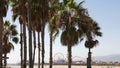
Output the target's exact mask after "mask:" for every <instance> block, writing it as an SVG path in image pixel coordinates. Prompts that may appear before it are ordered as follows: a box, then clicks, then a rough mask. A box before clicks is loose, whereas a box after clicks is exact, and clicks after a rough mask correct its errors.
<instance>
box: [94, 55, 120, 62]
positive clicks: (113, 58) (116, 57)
mask: <svg viewBox="0 0 120 68" xmlns="http://www.w3.org/2000/svg"><path fill="white" fill-rule="evenodd" d="M94 59H95V60H97V61H105V62H110V61H112V62H116V61H117V62H120V54H116V55H108V56H98V57H94Z"/></svg>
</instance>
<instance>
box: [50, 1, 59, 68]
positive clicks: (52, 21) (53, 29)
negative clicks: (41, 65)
mask: <svg viewBox="0 0 120 68" xmlns="http://www.w3.org/2000/svg"><path fill="white" fill-rule="evenodd" d="M49 4H50V6H49V31H50V34H49V35H50V57H49V63H50V65H49V68H52V64H53V57H52V51H53V49H52V47H53V43H52V42H53V41H54V40H55V38H56V36H57V35H58V34H59V30H58V28H57V27H56V24H55V22H56V21H55V14H56V13H57V10H58V9H59V1H58V0H54V1H52V0H50V1H49Z"/></svg>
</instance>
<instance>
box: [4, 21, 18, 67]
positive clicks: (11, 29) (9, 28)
mask: <svg viewBox="0 0 120 68" xmlns="http://www.w3.org/2000/svg"><path fill="white" fill-rule="evenodd" d="M17 34H18V32H17V30H16V26H15V25H10V22H9V21H5V23H4V37H3V42H4V45H3V54H4V57H7V53H9V52H10V51H11V50H12V49H14V46H13V44H12V43H11V41H13V42H14V43H18V37H17ZM6 65H7V61H6V59H5V60H4V66H6Z"/></svg>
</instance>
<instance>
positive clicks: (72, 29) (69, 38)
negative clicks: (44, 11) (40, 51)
mask: <svg viewBox="0 0 120 68" xmlns="http://www.w3.org/2000/svg"><path fill="white" fill-rule="evenodd" d="M80 4H81V3H80ZM60 6H61V10H60V11H59V12H58V16H57V17H58V18H57V19H58V22H57V26H58V25H61V27H60V26H59V27H60V28H62V31H63V32H62V34H61V43H62V44H63V45H67V48H68V68H71V63H72V58H71V57H72V46H73V45H75V44H77V43H78V41H79V37H80V38H81V36H82V34H81V32H80V29H77V27H76V24H77V22H78V21H77V20H76V19H78V15H77V14H78V12H77V9H76V6H77V5H76V4H75V2H74V0H69V1H67V0H64V1H63V3H61V4H60ZM80 9H81V8H80ZM59 19H60V20H59Z"/></svg>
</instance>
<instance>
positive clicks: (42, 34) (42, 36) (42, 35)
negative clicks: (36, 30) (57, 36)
mask: <svg viewBox="0 0 120 68" xmlns="http://www.w3.org/2000/svg"><path fill="white" fill-rule="evenodd" d="M42 23H43V24H42V29H41V30H42V31H41V32H42V33H41V38H42V68H44V54H45V49H44V29H45V28H44V22H42Z"/></svg>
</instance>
